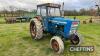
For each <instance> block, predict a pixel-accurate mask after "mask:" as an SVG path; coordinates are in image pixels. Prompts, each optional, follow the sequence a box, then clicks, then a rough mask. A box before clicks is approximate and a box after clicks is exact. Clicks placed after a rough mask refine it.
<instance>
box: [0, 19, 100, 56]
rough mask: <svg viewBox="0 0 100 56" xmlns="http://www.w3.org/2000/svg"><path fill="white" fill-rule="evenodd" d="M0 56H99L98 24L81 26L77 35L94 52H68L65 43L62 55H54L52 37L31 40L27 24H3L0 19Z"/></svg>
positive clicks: (99, 30)
mask: <svg viewBox="0 0 100 56" xmlns="http://www.w3.org/2000/svg"><path fill="white" fill-rule="evenodd" d="M0 21H1V22H2V24H0V56H100V43H99V41H100V24H81V25H80V27H79V33H81V34H82V36H83V37H84V43H83V44H82V45H83V46H94V47H95V51H94V52H91V53H89V52H69V51H68V46H69V45H70V43H69V42H68V41H67V42H65V51H64V53H63V54H60V55H58V54H56V53H54V52H53V50H52V49H51V48H50V45H49V42H50V38H51V37H52V36H50V35H47V36H45V37H44V38H43V39H42V40H39V41H37V40H33V39H32V38H31V36H30V33H29V23H15V24H5V23H4V20H3V18H0Z"/></svg>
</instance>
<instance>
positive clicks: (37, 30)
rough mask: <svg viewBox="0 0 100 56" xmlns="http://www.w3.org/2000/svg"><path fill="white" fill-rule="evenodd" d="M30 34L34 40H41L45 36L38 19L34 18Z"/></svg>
mask: <svg viewBox="0 0 100 56" xmlns="http://www.w3.org/2000/svg"><path fill="white" fill-rule="evenodd" d="M30 34H31V36H32V38H33V39H41V38H42V36H43V29H42V24H41V22H40V21H38V20H37V18H34V19H32V20H31V22H30Z"/></svg>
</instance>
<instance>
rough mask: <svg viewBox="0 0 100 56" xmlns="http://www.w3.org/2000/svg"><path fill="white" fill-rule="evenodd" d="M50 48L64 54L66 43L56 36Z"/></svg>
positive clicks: (52, 39)
mask: <svg viewBox="0 0 100 56" xmlns="http://www.w3.org/2000/svg"><path fill="white" fill-rule="evenodd" d="M50 46H51V48H52V49H53V50H54V51H55V52H56V53H58V54H60V53H63V51H64V43H63V41H62V39H61V37H59V36H54V37H52V38H51V40H50Z"/></svg>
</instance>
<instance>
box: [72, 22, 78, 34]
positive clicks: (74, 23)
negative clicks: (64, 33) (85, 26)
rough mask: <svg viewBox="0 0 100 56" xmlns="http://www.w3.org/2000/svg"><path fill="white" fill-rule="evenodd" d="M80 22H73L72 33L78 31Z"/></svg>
mask: <svg viewBox="0 0 100 56" xmlns="http://www.w3.org/2000/svg"><path fill="white" fill-rule="evenodd" d="M78 25H79V22H72V25H71V29H70V34H73V33H76V32H77V28H78Z"/></svg>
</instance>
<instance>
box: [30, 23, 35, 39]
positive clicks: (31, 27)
mask: <svg viewBox="0 0 100 56" xmlns="http://www.w3.org/2000/svg"><path fill="white" fill-rule="evenodd" d="M30 33H31V35H32V37H33V38H35V37H36V25H35V23H34V22H31V23H30Z"/></svg>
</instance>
